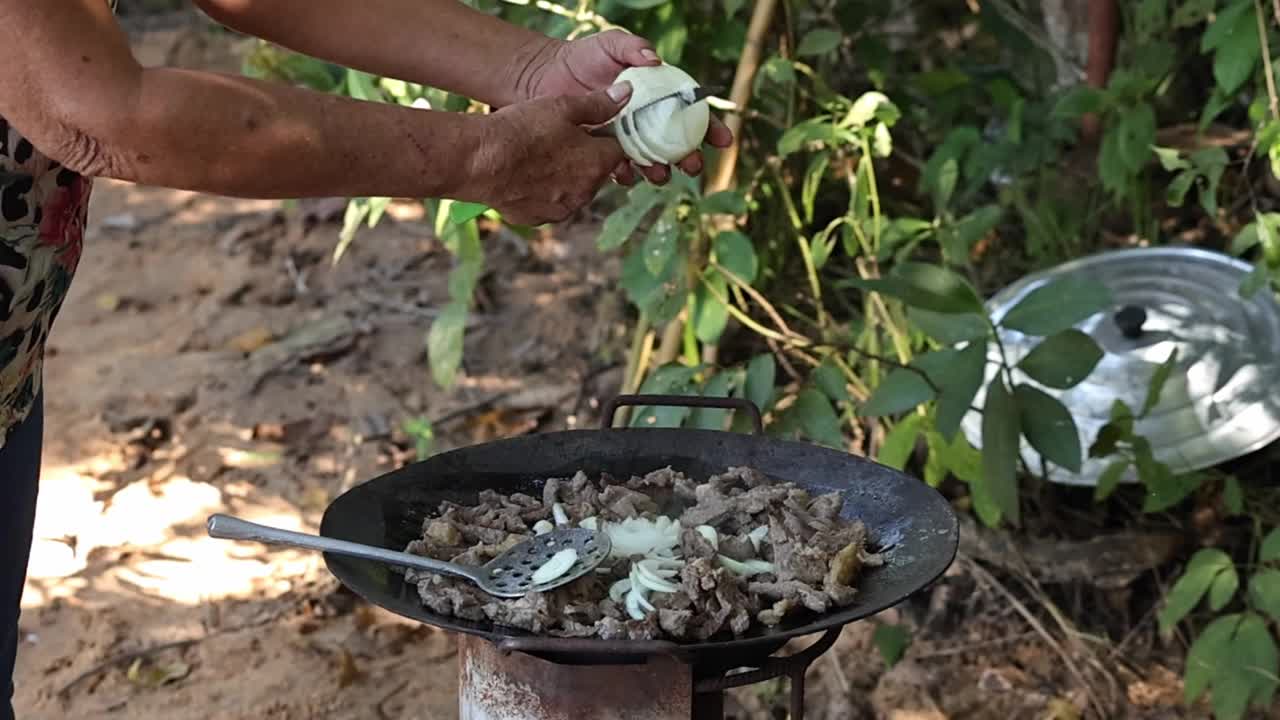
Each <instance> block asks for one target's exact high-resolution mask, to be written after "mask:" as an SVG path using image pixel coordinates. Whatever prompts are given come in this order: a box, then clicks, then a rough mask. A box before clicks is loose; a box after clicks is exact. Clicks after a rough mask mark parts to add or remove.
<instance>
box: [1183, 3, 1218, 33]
mask: <svg viewBox="0 0 1280 720" xmlns="http://www.w3.org/2000/svg"><path fill="white" fill-rule="evenodd" d="M1217 5H1218V0H1182V2H1180V3H1178V8H1177V9H1176V10H1174V11H1173V22H1172V24H1173V26H1174V27H1175V28H1179V29H1180V28H1186V27H1191V26H1192V25H1199V24H1200V23H1202V22H1204V21H1205V19H1206V18H1208V17H1209V13H1211V12H1213V10H1214V8H1216V7H1217Z"/></svg>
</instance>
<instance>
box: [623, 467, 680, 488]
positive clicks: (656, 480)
mask: <svg viewBox="0 0 1280 720" xmlns="http://www.w3.org/2000/svg"><path fill="white" fill-rule="evenodd" d="M681 478H684V474H683V473H680V472H677V471H675V470H672V469H671V467H670V466H667V467H664V468H661V469H659V470H654V471H653V472H651V473H649V474H648V475H645V476H644V477H633V478H631V479H630V480H628V481H627V488H629V489H631V490H639V491H643V492H648V491H651V490H655V489H660V488H661V489H666V488H672V487H674V486H675V484H676V482H677V480H679V479H681Z"/></svg>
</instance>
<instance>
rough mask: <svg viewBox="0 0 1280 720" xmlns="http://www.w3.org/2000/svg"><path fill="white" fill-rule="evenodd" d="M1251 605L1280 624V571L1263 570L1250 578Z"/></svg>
mask: <svg viewBox="0 0 1280 720" xmlns="http://www.w3.org/2000/svg"><path fill="white" fill-rule="evenodd" d="M1249 603H1250V604H1251V605H1253V607H1254V608H1256V609H1258V610H1261V611H1262V612H1264V613H1266V614H1267V615H1270V616H1271V619H1272V620H1274V621H1276V622H1278V623H1280V570H1273V569H1271V568H1263V569H1261V570H1259V571H1257V572H1255V573H1254V574H1253V577H1251V578H1249Z"/></svg>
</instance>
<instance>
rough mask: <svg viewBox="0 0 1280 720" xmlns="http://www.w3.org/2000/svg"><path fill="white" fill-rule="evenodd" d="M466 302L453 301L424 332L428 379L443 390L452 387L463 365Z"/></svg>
mask: <svg viewBox="0 0 1280 720" xmlns="http://www.w3.org/2000/svg"><path fill="white" fill-rule="evenodd" d="M467 304H468V303H467V300H465V299H463V300H453V301H451V302H450V303H449V304H448V305H446V306H445V308H444V310H443V311H442V312H441V313H440V315H439V316H437V317H436V319H435V321H434V322H432V323H431V329H430V330H428V331H427V358H428V359H429V361H430V364H431V377H432V379H434V380H435V381H436V384H437V385H439V386H440V387H442V388H450V387H453V381H454V379H455V378H456V377H457V373H458V367H459V366H460V365H461V364H462V341H463V337H464V335H465V334H466V326H467Z"/></svg>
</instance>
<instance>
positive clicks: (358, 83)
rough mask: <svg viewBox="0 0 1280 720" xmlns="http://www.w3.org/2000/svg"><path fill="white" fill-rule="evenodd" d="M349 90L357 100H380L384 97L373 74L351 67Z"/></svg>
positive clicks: (349, 70)
mask: <svg viewBox="0 0 1280 720" xmlns="http://www.w3.org/2000/svg"><path fill="white" fill-rule="evenodd" d="M347 92H348V93H349V94H350V95H351V97H353V98H355V99H357V100H366V101H369V102H378V101H380V100H381V99H382V93H381V92H380V91H379V90H378V86H377V84H376V83H375V82H374V80H373V76H372V75H370V74H369V73H367V72H361V71H359V70H352V69H350V68H348V69H347Z"/></svg>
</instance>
